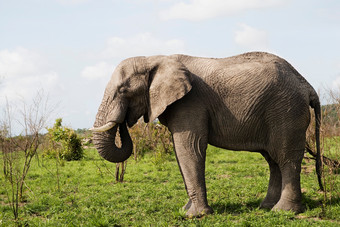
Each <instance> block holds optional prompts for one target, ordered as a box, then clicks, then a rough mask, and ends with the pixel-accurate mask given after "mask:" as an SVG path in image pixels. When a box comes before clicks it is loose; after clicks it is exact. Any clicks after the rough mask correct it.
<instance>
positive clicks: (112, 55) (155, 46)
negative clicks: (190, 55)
mask: <svg viewBox="0 0 340 227" xmlns="http://www.w3.org/2000/svg"><path fill="white" fill-rule="evenodd" d="M184 46H185V45H184V42H183V41H181V40H179V39H168V40H162V39H158V38H156V37H154V36H153V35H152V34H151V33H141V34H137V35H136V36H133V37H127V38H123V37H116V36H115V37H111V38H109V39H108V40H107V42H106V47H105V48H104V50H102V51H101V52H100V53H99V54H98V55H97V58H98V63H96V64H95V65H90V66H86V67H85V68H84V69H83V70H82V72H81V76H82V77H83V78H86V79H88V80H101V81H107V80H108V78H110V76H111V74H112V72H113V71H114V65H117V64H118V63H119V62H120V61H122V60H123V59H125V58H128V57H134V56H150V55H158V54H159V55H163V54H164V55H167V54H177V53H183V52H184V50H185V48H184Z"/></svg>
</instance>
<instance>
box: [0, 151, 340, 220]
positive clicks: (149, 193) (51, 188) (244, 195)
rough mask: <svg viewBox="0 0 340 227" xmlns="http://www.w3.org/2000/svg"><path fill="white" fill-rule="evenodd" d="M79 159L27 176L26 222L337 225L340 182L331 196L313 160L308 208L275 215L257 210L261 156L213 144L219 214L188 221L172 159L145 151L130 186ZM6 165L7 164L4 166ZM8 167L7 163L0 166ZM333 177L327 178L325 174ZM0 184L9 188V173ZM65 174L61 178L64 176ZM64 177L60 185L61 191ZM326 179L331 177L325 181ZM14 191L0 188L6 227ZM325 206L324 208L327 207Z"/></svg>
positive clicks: (211, 195)
mask: <svg viewBox="0 0 340 227" xmlns="http://www.w3.org/2000/svg"><path fill="white" fill-rule="evenodd" d="M85 152H86V158H85V159H83V160H81V161H72V162H62V163H61V164H60V165H59V166H58V171H59V173H58V174H57V166H56V161H55V160H54V159H47V158H42V157H41V155H40V156H38V158H35V159H34V160H33V162H32V167H31V169H30V172H29V174H28V176H27V180H26V185H27V187H26V189H25V202H24V203H21V204H20V213H19V217H20V222H19V224H21V225H23V226H24V225H27V226H147V225H152V226H310V225H314V226H339V225H340V200H339V191H340V188H338V186H339V185H340V179H339V177H334V175H333V177H332V178H331V179H332V181H333V182H332V185H335V188H334V187H333V189H332V191H331V192H328V194H327V196H326V197H325V196H324V194H323V193H321V192H319V191H318V184H317V178H316V175H315V171H314V167H313V166H314V162H306V161H304V163H303V173H302V175H301V182H302V190H303V200H304V204H305V205H306V207H307V211H306V212H305V213H302V214H300V215H294V214H293V213H291V212H271V211H266V210H260V209H258V206H259V204H260V202H261V200H262V199H263V198H264V196H265V194H266V190H267V183H268V178H269V170H268V166H267V163H266V161H265V160H264V159H263V158H262V156H261V155H260V154H257V153H250V152H233V151H226V150H221V149H217V148H214V147H209V149H208V151H207V167H206V169H207V170H206V179H207V190H208V201H209V203H210V205H211V206H212V208H213V209H214V210H215V213H214V214H213V215H209V216H206V217H203V218H200V219H186V218H185V216H184V212H183V211H182V210H181V207H182V206H183V205H184V204H185V203H186V202H187V195H186V192H185V189H184V184H183V181H182V177H181V175H180V172H179V169H178V166H177V162H176V160H175V157H174V154H171V155H165V156H159V155H155V154H154V153H148V154H146V155H145V156H144V157H143V158H142V159H141V160H140V161H138V162H135V161H134V160H133V159H132V158H131V159H129V161H128V164H127V169H126V173H125V178H124V183H115V178H114V175H113V173H114V170H115V165H114V164H112V163H108V162H106V161H103V160H102V159H100V158H99V155H98V154H97V153H96V151H95V150H93V149H87V150H86V151H85ZM1 165H2V163H1ZM0 167H1V168H2V166H0ZM326 174H327V173H326ZM0 176H1V178H0V185H5V181H4V176H3V173H1V174H0ZM58 176H59V177H58ZM58 179H59V187H58ZM326 179H327V176H326ZM6 189H8V187H3V186H1V187H0V226H14V225H15V223H14V222H13V215H12V212H11V209H10V207H9V205H8V199H7V192H6ZM322 204H324V208H322Z"/></svg>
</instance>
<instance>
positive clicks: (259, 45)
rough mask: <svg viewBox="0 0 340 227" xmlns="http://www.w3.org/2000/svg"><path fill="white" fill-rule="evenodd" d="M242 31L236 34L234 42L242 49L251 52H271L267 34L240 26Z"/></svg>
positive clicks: (243, 25) (244, 25) (246, 26)
mask: <svg viewBox="0 0 340 227" xmlns="http://www.w3.org/2000/svg"><path fill="white" fill-rule="evenodd" d="M240 28H241V29H240V30H238V31H236V32H235V34H234V41H235V42H236V43H237V44H238V45H240V46H241V47H243V48H245V49H247V51H250V50H261V51H268V50H269V40H268V34H267V32H265V31H263V30H259V29H256V28H253V27H250V26H248V25H246V24H240Z"/></svg>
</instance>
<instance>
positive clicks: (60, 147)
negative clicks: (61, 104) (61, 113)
mask: <svg viewBox="0 0 340 227" xmlns="http://www.w3.org/2000/svg"><path fill="white" fill-rule="evenodd" d="M61 123H62V119H61V118H58V119H56V121H55V124H54V126H53V128H48V129H47V130H48V134H47V137H48V144H49V148H48V149H46V150H45V152H44V154H45V155H47V156H58V158H61V159H64V160H66V161H71V160H80V159H82V158H83V157H84V151H83V147H82V144H81V139H80V138H79V137H78V135H77V134H76V132H75V131H74V130H72V129H70V128H67V127H65V126H62V124H61Z"/></svg>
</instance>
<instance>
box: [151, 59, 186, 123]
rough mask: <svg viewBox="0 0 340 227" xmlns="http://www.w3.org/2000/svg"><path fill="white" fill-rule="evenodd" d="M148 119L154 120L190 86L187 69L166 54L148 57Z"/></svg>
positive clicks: (184, 93) (183, 94)
mask: <svg viewBox="0 0 340 227" xmlns="http://www.w3.org/2000/svg"><path fill="white" fill-rule="evenodd" d="M148 64H149V66H150V69H151V70H150V73H149V86H150V87H149V98H150V103H149V110H148V117H149V120H151V121H153V120H155V119H156V118H157V117H158V116H159V115H161V114H162V113H163V112H164V111H165V109H166V108H167V106H169V105H171V104H172V103H174V102H176V101H177V100H179V99H181V98H182V97H183V96H185V95H186V94H187V93H188V92H189V91H190V90H191V88H192V86H191V82H192V77H191V74H190V72H189V71H188V69H187V68H186V67H185V66H184V65H183V64H182V63H181V62H179V61H178V60H176V59H175V58H172V57H166V56H154V57H149V59H148Z"/></svg>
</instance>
